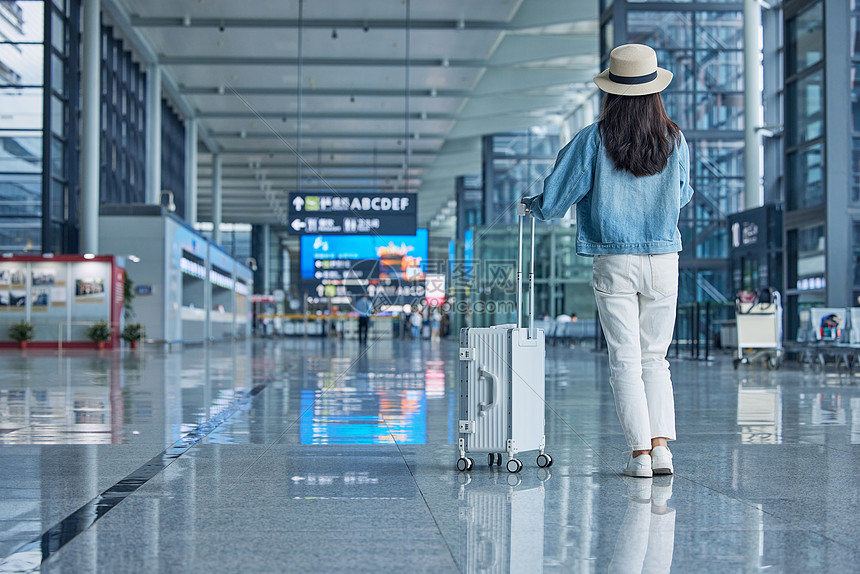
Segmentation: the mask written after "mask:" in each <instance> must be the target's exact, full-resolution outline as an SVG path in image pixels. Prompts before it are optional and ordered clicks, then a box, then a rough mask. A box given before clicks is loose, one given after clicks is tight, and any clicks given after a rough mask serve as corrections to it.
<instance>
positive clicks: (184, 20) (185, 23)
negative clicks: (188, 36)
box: [182, 14, 191, 28]
mask: <svg viewBox="0 0 860 574" xmlns="http://www.w3.org/2000/svg"><path fill="white" fill-rule="evenodd" d="M182 25H183V26H185V27H186V28H187V27H189V26H190V25H191V16H189V15H187V14H186V15H185V16H184V17H183V18H182Z"/></svg>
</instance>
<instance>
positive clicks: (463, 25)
mask: <svg viewBox="0 0 860 574" xmlns="http://www.w3.org/2000/svg"><path fill="white" fill-rule="evenodd" d="M465 28H466V21H465V20H463V19H462V18H460V19H459V20H457V29H458V30H463V29H465Z"/></svg>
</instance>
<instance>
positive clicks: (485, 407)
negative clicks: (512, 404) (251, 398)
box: [478, 365, 499, 415]
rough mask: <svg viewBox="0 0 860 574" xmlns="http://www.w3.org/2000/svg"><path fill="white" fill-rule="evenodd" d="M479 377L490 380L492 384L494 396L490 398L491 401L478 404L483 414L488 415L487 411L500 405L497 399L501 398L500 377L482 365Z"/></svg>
mask: <svg viewBox="0 0 860 574" xmlns="http://www.w3.org/2000/svg"><path fill="white" fill-rule="evenodd" d="M478 376H479V377H481V378H482V379H489V380H490V383H491V384H490V389H491V391H492V396H491V397H490V400H489V401H488V402H486V403H478V408H479V409H480V410H481V414H482V415H484V414H486V411H488V410H490V409H492V408H493V407H495V406H496V405H497V404H498V402H497V401H496V399H497V398H498V397H499V377H497V376H496V375H494V374H493V373H491V372H490V371H488V370H487V367H486V366H484V365H481V367H480V368H479V369H478Z"/></svg>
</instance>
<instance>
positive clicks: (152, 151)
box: [146, 63, 161, 205]
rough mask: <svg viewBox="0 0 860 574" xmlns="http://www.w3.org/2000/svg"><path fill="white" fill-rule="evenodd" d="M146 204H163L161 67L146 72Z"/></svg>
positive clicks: (156, 65)
mask: <svg viewBox="0 0 860 574" xmlns="http://www.w3.org/2000/svg"><path fill="white" fill-rule="evenodd" d="M146 203H148V204H151V205H154V204H157V203H161V66H159V65H158V64H155V63H153V64H151V65H150V66H149V68H148V69H147V71H146Z"/></svg>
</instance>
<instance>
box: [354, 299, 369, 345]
mask: <svg viewBox="0 0 860 574" xmlns="http://www.w3.org/2000/svg"><path fill="white" fill-rule="evenodd" d="M355 310H356V311H358V344H359V345H366V344H367V331H368V330H369V328H370V318H371V317H372V316H373V303H371V302H370V299H368V297H367V295H362V296H361V297H359V298H358V301H356V302H355Z"/></svg>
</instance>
